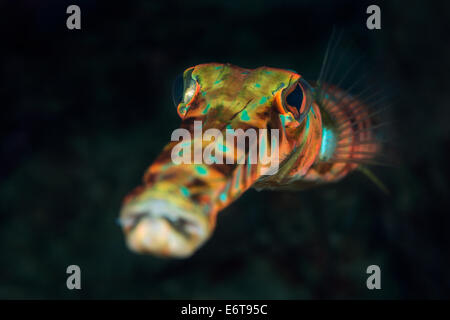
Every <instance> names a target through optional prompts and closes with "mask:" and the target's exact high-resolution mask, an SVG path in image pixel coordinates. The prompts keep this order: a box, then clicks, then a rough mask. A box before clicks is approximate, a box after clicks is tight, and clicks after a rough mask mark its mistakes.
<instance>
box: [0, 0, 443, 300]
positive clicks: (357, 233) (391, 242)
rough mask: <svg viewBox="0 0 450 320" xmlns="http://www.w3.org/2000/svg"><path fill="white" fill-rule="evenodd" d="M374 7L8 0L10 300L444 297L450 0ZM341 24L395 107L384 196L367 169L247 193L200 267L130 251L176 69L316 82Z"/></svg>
mask: <svg viewBox="0 0 450 320" xmlns="http://www.w3.org/2000/svg"><path fill="white" fill-rule="evenodd" d="M374 3H376V4H379V5H380V7H381V11H382V30H377V31H369V30H368V29H367V28H366V25H365V24H366V18H367V14H366V8H367V6H368V5H369V4H372V2H366V1H359V2H358V1H348V0H345V1H331V0H322V1H313V0H311V1H306V0H305V1H281V0H280V1H256V0H255V1H248V2H247V1H242V2H241V1H236V2H235V1H224V0H222V1H218V0H215V1H212V0H208V1H207V0H204V1H160V2H156V1H129V2H125V1H121V2H115V3H114V4H113V3H111V1H87V0H85V1H46V0H42V1H31V0H30V1H3V2H1V3H0V12H2V17H1V19H0V30H1V31H0V34H1V39H2V41H1V42H2V44H1V50H0V57H1V60H0V68H1V69H0V77H1V86H0V97H1V108H0V110H1V111H0V114H1V121H2V126H1V150H0V151H1V166H0V179H1V180H0V196H1V201H0V298H4V299H12V298H26V299H28V298H64V299H67V298H68V299H79V298H87V299H109V298H113V299H119V298H125V299H132V298H136V299H165V298H169V299H173V298H211V299H220V298H231V299H241V298H248V299H259V298H261V299H361V298H367V299H380V298H388V299H398V298H450V273H449V266H450V263H449V262H450V261H449V260H450V259H449V244H450V236H449V233H448V228H449V227H450V218H449V210H448V208H449V204H450V197H449V189H450V186H449V179H448V178H449V176H450V175H449V171H450V170H449V163H450V161H449V160H450V158H449V154H448V150H449V148H450V135H449V133H450V132H449V131H450V126H449V123H448V121H449V120H450V108H449V101H450V90H449V80H448V75H449V71H450V61H449V58H448V57H450V41H449V37H448V35H449V32H450V30H449V29H450V25H449V23H448V22H449V21H450V14H449V12H450V3H449V2H444V1H433V2H431V1H389V2H387V1H386V2H380V1H374ZM69 4H78V5H79V6H80V7H81V10H82V30H81V31H69V30H67V29H66V18H67V15H66V13H65V11H66V7H67V6H68V5H69ZM333 26H336V27H337V28H339V29H342V30H344V31H345V37H346V38H347V39H350V40H351V41H352V43H353V44H354V45H353V48H354V49H352V50H353V51H351V53H350V55H349V56H348V57H347V58H349V59H353V56H355V57H356V56H360V55H364V56H365V57H368V59H369V61H372V66H375V68H374V69H372V72H373V73H376V75H377V77H378V78H379V79H381V83H382V84H384V86H385V87H387V89H388V91H389V92H391V93H392V94H393V95H394V96H395V98H398V99H397V101H398V102H397V104H395V106H394V107H393V108H392V109H391V117H392V120H393V124H394V129H395V131H396V136H397V137H396V145H397V149H396V150H397V152H398V155H399V159H401V164H400V165H399V166H398V167H394V168H391V167H387V168H384V167H381V168H375V169H374V171H375V172H376V174H377V175H378V176H379V177H380V178H381V179H382V180H383V181H384V183H385V184H386V185H387V186H388V187H389V189H390V190H391V195H390V196H386V195H384V194H383V193H382V192H380V191H379V190H378V189H377V188H376V187H375V186H374V185H373V184H372V183H371V182H370V181H369V180H368V179H367V178H365V177H364V176H362V175H360V174H352V175H351V176H349V177H348V178H346V179H345V180H344V181H342V182H341V183H338V184H334V185H330V186H326V187H321V188H317V189H313V190H308V191H302V192H294V193H292V192H291V193H289V192H256V191H254V190H250V191H248V192H247V193H245V194H244V195H243V196H242V197H241V198H240V199H239V200H238V201H237V202H235V203H233V204H232V205H231V206H230V207H228V208H227V209H226V210H224V211H223V212H221V213H220V215H219V220H218V225H217V229H216V232H215V234H214V236H213V238H212V239H211V240H210V241H209V242H208V243H207V244H206V245H205V246H204V247H203V248H202V249H201V250H200V251H199V252H198V253H197V254H195V256H193V257H192V258H190V259H187V260H164V259H158V258H154V257H151V256H139V255H135V254H133V253H131V252H130V251H129V250H127V248H126V247H125V244H124V239H123V235H122V232H121V230H120V228H119V227H118V226H117V225H116V224H115V219H116V217H117V216H118V212H119V209H120V205H121V201H122V198H123V197H124V196H125V195H126V194H127V192H128V191H130V190H131V189H132V188H133V187H134V186H136V185H138V184H139V183H140V181H141V177H142V174H143V173H144V171H145V169H146V168H147V166H148V165H149V164H150V163H151V162H152V161H153V159H154V158H155V157H156V156H157V154H158V153H159V151H160V150H161V149H162V147H163V146H164V145H165V144H166V143H167V142H168V141H169V139H170V134H171V132H172V130H173V129H175V128H177V127H178V125H179V123H180V120H179V119H178V116H177V114H176V111H175V108H174V107H173V105H172V102H171V93H170V91H171V84H172V80H173V79H174V78H175V77H176V75H177V74H178V73H179V72H181V71H182V70H184V69H185V68H187V67H189V66H192V65H195V64H197V63H204V62H212V61H218V62H230V63H232V64H236V65H239V66H243V67H249V68H253V67H258V66H262V65H267V66H272V67H281V68H289V69H294V70H297V71H298V72H300V73H302V74H304V75H305V77H306V78H307V79H311V80H314V79H315V77H317V75H318V73H319V69H320V66H321V61H322V58H323V54H324V51H325V47H326V44H327V41H328V39H329V36H330V34H331V30H332V28H333ZM356 71H357V72H358V69H357V70H356ZM71 264H77V265H79V266H80V267H81V270H82V290H81V291H76V290H74V291H69V290H67V288H66V277H67V275H66V273H65V271H66V268H67V266H68V265H71ZM371 264H377V265H379V266H380V267H381V270H382V290H373V291H370V290H368V289H367V288H366V278H367V274H366V273H365V271H366V268H367V266H369V265H371Z"/></svg>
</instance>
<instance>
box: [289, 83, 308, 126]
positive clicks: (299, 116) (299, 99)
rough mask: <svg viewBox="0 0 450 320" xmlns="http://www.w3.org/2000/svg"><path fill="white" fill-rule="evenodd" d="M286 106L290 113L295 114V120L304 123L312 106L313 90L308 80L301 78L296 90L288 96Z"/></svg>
mask: <svg viewBox="0 0 450 320" xmlns="http://www.w3.org/2000/svg"><path fill="white" fill-rule="evenodd" d="M286 104H287V109H288V111H291V112H292V113H293V114H294V117H295V119H296V120H297V121H299V122H302V121H303V119H304V118H305V117H306V115H307V114H308V112H309V109H310V108H311V104H312V88H311V86H310V85H309V84H308V82H306V80H303V78H300V80H299V81H298V82H297V83H296V84H295V87H294V89H293V90H292V91H291V92H289V94H288V95H287V96H286Z"/></svg>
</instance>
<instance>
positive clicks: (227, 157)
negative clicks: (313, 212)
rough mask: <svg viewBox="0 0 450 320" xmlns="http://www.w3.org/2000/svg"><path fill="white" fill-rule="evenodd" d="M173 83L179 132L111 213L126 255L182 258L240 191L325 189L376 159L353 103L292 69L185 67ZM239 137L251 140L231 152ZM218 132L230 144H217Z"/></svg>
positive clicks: (364, 118)
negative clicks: (264, 157) (267, 157)
mask: <svg viewBox="0 0 450 320" xmlns="http://www.w3.org/2000/svg"><path fill="white" fill-rule="evenodd" d="M181 84H182V85H181V87H182V90H181V92H182V94H181V95H180V97H179V98H177V99H176V108H177V112H178V114H179V116H180V117H181V119H182V122H181V126H180V128H179V129H181V130H179V131H177V132H176V133H175V131H174V134H172V139H171V140H172V141H171V142H170V143H168V144H167V145H166V146H165V147H164V148H163V150H162V152H161V153H160V155H159V156H158V157H157V159H156V160H155V161H154V162H153V164H151V165H150V167H149V168H148V170H147V171H146V173H145V175H144V179H143V184H142V185H141V186H139V187H137V188H136V189H135V190H134V191H132V192H131V193H130V194H129V195H128V196H127V197H126V198H125V200H124V203H123V207H122V210H121V215H120V221H121V225H122V226H123V230H124V232H125V235H126V239H127V244H128V246H129V247H130V248H131V249H132V250H133V251H135V252H139V253H149V254H154V255H158V256H167V257H189V256H190V255H192V254H193V253H194V252H195V251H196V250H197V249H198V248H199V247H200V246H201V245H202V244H203V243H204V242H205V241H206V240H207V239H208V238H209V237H210V236H211V234H212V233H213V230H214V227H215V224H216V220H217V213H218V212H220V211H221V210H222V209H223V208H225V207H226V206H228V205H229V204H230V203H231V202H233V201H235V200H236V199H237V198H239V196H240V195H242V194H243V193H244V192H245V191H246V190H247V189H249V188H251V187H254V188H256V189H280V190H300V189H304V188H307V187H311V186H315V185H319V184H324V183H331V182H335V181H338V180H340V179H342V178H343V177H345V176H346V175H347V174H348V173H349V172H351V171H353V170H355V169H356V168H357V167H358V166H359V165H360V163H362V162H363V161H364V160H370V159H372V158H373V157H374V155H375V154H376V153H377V152H378V149H379V147H378V144H377V143H376V142H373V140H374V139H373V133H372V132H371V130H370V128H371V126H372V125H373V124H372V123H371V121H372V118H371V117H370V114H369V111H368V108H366V106H365V105H364V104H363V103H362V102H360V101H359V100H358V99H356V98H353V97H352V96H351V95H349V94H348V93H346V92H345V91H344V90H341V89H339V88H337V87H334V86H332V85H326V84H325V85H324V84H323V83H313V84H309V83H308V82H307V81H306V80H305V79H303V77H302V76H301V75H300V74H298V73H296V72H294V71H291V70H284V69H277V68H270V67H260V68H256V69H246V68H241V67H238V66H234V65H231V64H222V63H207V64H201V65H197V66H195V67H192V68H189V69H187V70H186V71H185V72H184V73H183V77H182V78H181ZM199 132H200V134H199ZM249 132H250V133H253V132H256V133H257V137H258V138H260V139H256V140H251V139H250V138H249V139H247V140H248V143H247V145H245V144H244V147H241V148H239V141H238V140H239V139H240V138H242V137H243V141H244V142H246V141H247V140H245V138H246V137H247V136H246V134H247V133H249ZM228 134H229V135H231V136H232V139H230V140H225V139H222V138H221V137H225V136H227V135H228ZM233 135H234V136H233ZM227 137H228V136H227ZM208 138H209V139H208ZM219 138H220V139H219ZM247 138H248V137H247ZM275 138H276V139H275ZM253 147H255V148H254V149H252V148H253ZM251 150H256V153H252V151H251ZM267 153H268V154H271V155H273V154H276V157H275V158H273V159H272V158H271V160H272V163H271V167H270V168H272V169H270V170H272V171H271V172H267V170H268V169H267V163H263V162H262V161H256V162H255V161H252V159H253V160H254V158H255V155H261V154H267ZM218 155H220V157H218ZM174 156H175V157H178V160H180V159H181V160H184V161H174ZM205 157H206V158H205ZM218 158H220V159H218ZM273 168H275V170H273Z"/></svg>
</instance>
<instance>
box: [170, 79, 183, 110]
mask: <svg viewBox="0 0 450 320" xmlns="http://www.w3.org/2000/svg"><path fill="white" fill-rule="evenodd" d="M183 92H184V79H183V74H179V75H178V76H177V77H176V79H175V81H174V82H173V84H172V99H173V104H174V105H175V107H176V106H178V105H179V104H180V103H181V101H182V100H183Z"/></svg>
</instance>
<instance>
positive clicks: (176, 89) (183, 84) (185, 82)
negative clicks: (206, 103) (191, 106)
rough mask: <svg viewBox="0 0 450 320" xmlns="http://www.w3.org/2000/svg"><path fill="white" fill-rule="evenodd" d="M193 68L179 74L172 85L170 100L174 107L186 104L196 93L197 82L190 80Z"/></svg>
mask: <svg viewBox="0 0 450 320" xmlns="http://www.w3.org/2000/svg"><path fill="white" fill-rule="evenodd" d="M192 71H193V68H190V69H188V70H186V71H185V72H184V73H182V74H179V75H178V76H177V77H176V78H175V81H174V82H173V84H172V99H173V103H174V105H175V107H177V106H178V105H179V104H180V103H185V104H188V103H189V102H191V101H192V99H193V98H194V96H195V93H196V92H197V81H195V80H194V79H193V78H192Z"/></svg>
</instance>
